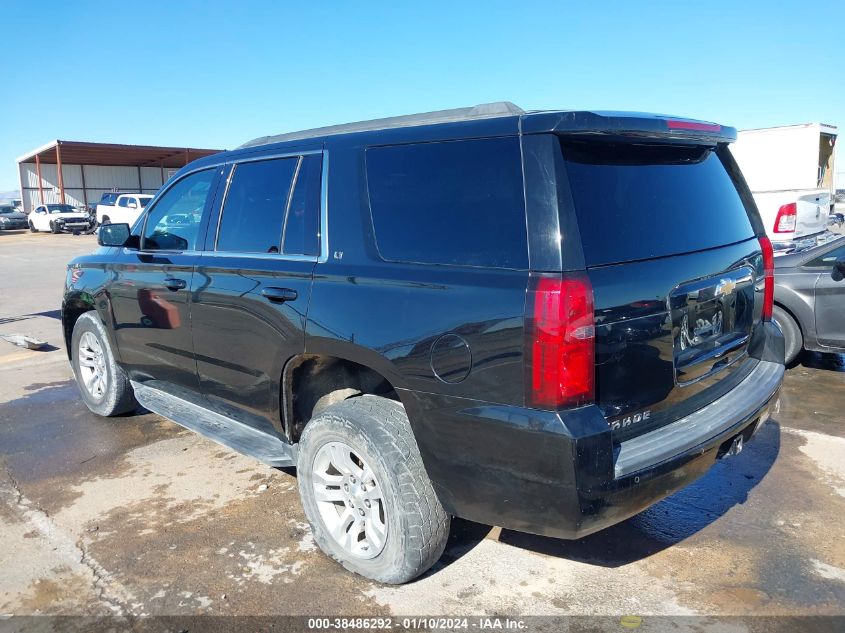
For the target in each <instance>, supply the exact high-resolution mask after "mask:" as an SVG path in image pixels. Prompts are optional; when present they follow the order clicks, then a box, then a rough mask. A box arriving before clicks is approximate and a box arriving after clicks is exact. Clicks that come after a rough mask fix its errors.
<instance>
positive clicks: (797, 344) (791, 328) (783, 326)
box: [772, 306, 804, 365]
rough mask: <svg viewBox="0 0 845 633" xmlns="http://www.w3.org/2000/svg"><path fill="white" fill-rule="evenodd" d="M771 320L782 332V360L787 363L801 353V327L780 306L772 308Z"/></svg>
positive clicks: (802, 345)
mask: <svg viewBox="0 0 845 633" xmlns="http://www.w3.org/2000/svg"><path fill="white" fill-rule="evenodd" d="M772 320H773V321H774V322H775V323H777V324H778V326H779V327H780V331H781V332H783V348H784V362H785V363H786V364H787V365H789V364H791V363H792V362H793V361H794V360H795V359H796V358H798V354H800V353H801V348H802V347H804V337H803V336H802V335H801V328H800V327H798V324H797V323H796V322H795V319H793V318H792V316H791V315H790V314H789V313H788V312H787V311H786V310H784V309H783V308H781V307H780V306H774V308H772Z"/></svg>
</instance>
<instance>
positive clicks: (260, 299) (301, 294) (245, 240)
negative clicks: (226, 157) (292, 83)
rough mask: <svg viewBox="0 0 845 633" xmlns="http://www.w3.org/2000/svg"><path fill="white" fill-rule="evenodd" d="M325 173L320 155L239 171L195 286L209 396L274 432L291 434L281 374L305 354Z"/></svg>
mask: <svg viewBox="0 0 845 633" xmlns="http://www.w3.org/2000/svg"><path fill="white" fill-rule="evenodd" d="M321 171H322V154H321V153H320V152H313V153H306V154H303V155H292V156H283V157H275V158H272V159H266V160H251V161H246V162H241V163H236V164H235V165H233V166H232V170H231V172H230V174H229V183H228V187H227V189H226V199H225V200H224V201H223V203H222V205H221V206H222V208H221V211H220V213H221V215H220V218H219V222H218V223H217V226H218V231H217V233H216V235H215V234H213V231H210V232H209V236H208V239H207V243H206V249H207V250H206V251H205V252H204V253H203V254H202V256H201V258H200V262H199V264H198V266H197V270H196V273H195V274H194V278H193V283H192V286H191V291H192V296H193V306H192V322H193V335H194V351H195V353H196V358H197V373H198V375H199V381H200V388H201V390H202V392H203V394H204V395H205V396H206V397H207V398H208V399H209V400H210V401H211V402H212V404H213V405H214V406H215V407H216V408H218V409H221V410H223V411H224V412H225V413H226V415H229V416H230V417H234V418H235V419H238V420H240V421H242V422H245V423H247V424H250V425H252V426H255V427H256V428H260V429H261V430H263V431H267V432H268V433H274V432H276V433H279V434H282V433H283V428H282V424H281V418H282V416H281V413H280V410H281V376H282V370H283V368H284V366H285V363H286V362H287V361H288V360H289V359H290V358H291V357H293V356H295V355H297V354H301V353H302V352H303V351H304V349H305V343H304V334H303V333H304V328H305V316H306V311H307V309H308V302H309V298H310V293H311V279H312V273H313V270H314V265H315V262H316V261H317V258H318V252H319V239H320V236H319V233H320V215H321V214H320V178H321ZM221 189H222V187H221ZM217 206H218V205H215V207H217Z"/></svg>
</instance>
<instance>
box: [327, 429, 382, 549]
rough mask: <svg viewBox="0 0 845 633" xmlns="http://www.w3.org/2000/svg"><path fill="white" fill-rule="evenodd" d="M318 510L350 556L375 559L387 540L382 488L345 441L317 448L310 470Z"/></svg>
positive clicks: (329, 529)
mask: <svg viewBox="0 0 845 633" xmlns="http://www.w3.org/2000/svg"><path fill="white" fill-rule="evenodd" d="M311 476H312V480H313V488H314V499H315V500H316V502H317V509H318V510H319V512H320V516H321V517H322V519H323V523H324V524H325V526H326V528H327V529H328V532H329V534H331V536H332V538H333V539H334V540H335V541H336V542H337V543H338V544H339V545H340V546H341V547H342V548H343V549H344V551H346V552H347V553H348V554H351V555H352V556H356V557H358V558H364V559H369V558H375V557H376V556H378V555H379V554H380V553H381V551H382V550H383V549H384V544H385V542H386V541H387V528H388V524H387V520H388V517H387V512H386V508H385V503H384V499H383V496H382V495H383V491H382V488H381V486H380V485H379V482H378V480H377V479H376V477H375V474H374V472H373V470H372V468H370V466H369V464H367V462H365V461H364V459H363V458H362V457H361V456H360V455H359V454H358V453H357V452H356V450H355V449H353V448H352V447H351V446H349V445H348V444H346V443H344V442H337V441H335V442H328V443H326V444H324V445H323V446H322V447H320V450H319V451H317V454H316V456H315V457H314V462H313V466H312V470H311Z"/></svg>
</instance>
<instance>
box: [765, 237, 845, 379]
mask: <svg viewBox="0 0 845 633" xmlns="http://www.w3.org/2000/svg"><path fill="white" fill-rule="evenodd" d="M843 278H845V237H840V238H838V239H836V240H833V241H831V242H828V243H827V244H824V245H822V246H817V247H815V248H810V249H807V250H804V251H800V252H797V253H791V254H789V255H783V256H780V257H775V306H774V311H773V315H772V316H773V318H774V320H775V321H776V322H777V324H778V325H780V328H781V330H782V331H783V336H784V343H785V346H786V362H787V363H790V362H792V361H794V360H795V358H796V357H797V356H798V354H799V353H800V352H801V350H802V349H806V350H811V351H815V352H845V281H843Z"/></svg>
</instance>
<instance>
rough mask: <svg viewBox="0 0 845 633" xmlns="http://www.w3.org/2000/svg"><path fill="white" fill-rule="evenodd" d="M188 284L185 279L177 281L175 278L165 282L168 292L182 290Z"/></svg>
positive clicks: (169, 278)
mask: <svg viewBox="0 0 845 633" xmlns="http://www.w3.org/2000/svg"><path fill="white" fill-rule="evenodd" d="M187 285H188V283H187V282H186V281H185V280H184V279H176V278H175V277H168V278H167V279H165V280H164V287H165V288H167V289H168V290H182V289H183V288H184V287H185V286H187Z"/></svg>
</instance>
